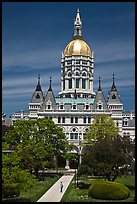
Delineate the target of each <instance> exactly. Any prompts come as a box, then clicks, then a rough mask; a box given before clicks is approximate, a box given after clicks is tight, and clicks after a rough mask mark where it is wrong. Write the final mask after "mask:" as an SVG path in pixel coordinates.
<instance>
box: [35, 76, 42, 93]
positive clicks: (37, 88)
mask: <svg viewBox="0 0 137 204" xmlns="http://www.w3.org/2000/svg"><path fill="white" fill-rule="evenodd" d="M36 91H41V85H40V74H38V84H37V87H36Z"/></svg>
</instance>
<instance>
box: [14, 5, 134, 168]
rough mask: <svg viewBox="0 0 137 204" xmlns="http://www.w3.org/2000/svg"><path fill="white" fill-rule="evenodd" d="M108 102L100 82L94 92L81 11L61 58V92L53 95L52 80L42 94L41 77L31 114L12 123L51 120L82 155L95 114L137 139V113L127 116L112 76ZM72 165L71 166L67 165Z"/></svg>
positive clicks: (90, 55)
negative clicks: (136, 121)
mask: <svg viewBox="0 0 137 204" xmlns="http://www.w3.org/2000/svg"><path fill="white" fill-rule="evenodd" d="M108 91H109V94H108V98H107V99H105V97H104V94H103V90H102V86H101V79H100V77H99V82H98V90H97V92H96V93H95V92H94V52H93V50H91V49H90V47H89V45H88V44H87V43H86V42H85V41H84V37H83V35H82V21H81V17H80V12H79V9H78V10H77V13H76V18H75V20H74V33H73V39H72V41H71V42H70V43H69V44H68V45H67V46H66V47H65V49H64V51H63V52H62V56H61V90H60V92H59V93H58V96H54V90H53V87H52V80H51V78H50V82H49V88H48V90H47V93H46V94H43V91H42V87H41V84H40V75H39V76H38V82H37V84H36V88H35V91H34V93H32V99H31V101H30V102H29V110H28V111H18V112H16V113H14V114H13V115H12V121H13V122H14V121H16V120H28V119H37V118H51V119H52V120H53V121H54V122H55V124H57V125H58V126H60V127H61V128H62V129H63V132H64V133H65V135H66V137H67V139H68V141H69V143H73V145H74V150H73V151H74V152H76V153H80V151H81V148H80V142H82V141H83V140H84V135H85V133H86V131H87V130H88V128H89V126H90V124H91V123H92V120H93V116H94V115H100V114H108V115H109V116H111V118H113V120H114V122H115V123H116V125H117V126H118V127H119V133H120V134H121V135H124V136H129V137H131V138H132V139H134V138H135V114H134V113H124V112H123V103H122V101H121V98H120V96H119V93H118V89H117V86H116V84H115V76H114V74H113V73H112V86H111V87H110V90H108ZM66 166H69V163H67V164H66Z"/></svg>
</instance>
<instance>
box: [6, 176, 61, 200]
mask: <svg viewBox="0 0 137 204" xmlns="http://www.w3.org/2000/svg"><path fill="white" fill-rule="evenodd" d="M59 178H60V176H59V175H56V176H54V177H52V178H51V177H45V179H44V180H43V181H36V184H35V185H34V186H33V187H31V188H28V189H26V191H21V193H20V197H19V198H18V199H14V200H13V199H12V200H7V202H36V201H37V200H38V199H39V198H40V197H41V196H42V195H43V194H44V193H45V192H46V191H47V190H48V189H49V188H50V187H51V186H52V185H53V184H54V183H55V182H56V181H57V180H58V179H59ZM5 202H6V201H5Z"/></svg>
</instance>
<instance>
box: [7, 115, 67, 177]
mask: <svg viewBox="0 0 137 204" xmlns="http://www.w3.org/2000/svg"><path fill="white" fill-rule="evenodd" d="M3 140H4V141H6V142H7V143H8V144H9V145H10V149H12V150H15V151H16V152H17V154H18V156H19V157H20V159H21V162H20V167H21V168H22V169H28V170H29V171H30V172H31V173H32V172H33V171H34V172H35V174H36V175H37V173H38V170H41V169H43V168H44V167H51V166H53V165H54V157H56V158H57V157H58V156H59V155H63V156H64V157H65V156H66V157H67V152H68V150H70V145H69V144H68V141H67V139H66V137H65V134H64V133H63V132H62V129H61V128H60V127H58V126H57V125H56V124H55V123H54V122H53V121H52V120H51V119H38V120H29V121H16V123H15V124H14V127H13V129H12V130H11V131H9V132H8V133H7V134H5V135H4V137H3Z"/></svg>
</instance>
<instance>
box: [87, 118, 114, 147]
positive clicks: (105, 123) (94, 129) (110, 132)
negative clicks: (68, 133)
mask: <svg viewBox="0 0 137 204" xmlns="http://www.w3.org/2000/svg"><path fill="white" fill-rule="evenodd" d="M117 135H118V127H116V125H115V123H114V121H113V119H112V118H111V117H110V116H108V115H106V114H102V115H99V116H94V120H93V123H92V124H91V125H90V128H89V130H88V131H87V133H86V137H85V139H86V142H88V143H92V141H95V140H100V139H101V140H102V139H104V138H107V139H114V137H116V136H117Z"/></svg>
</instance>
